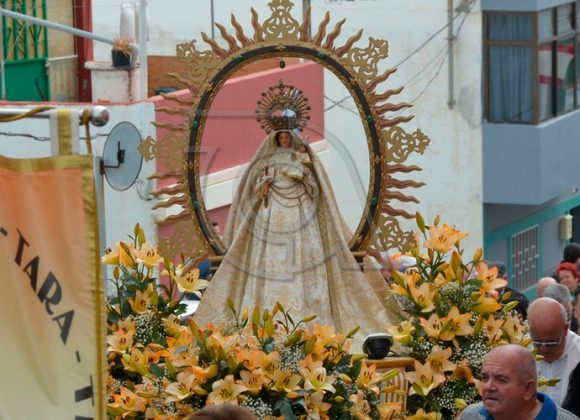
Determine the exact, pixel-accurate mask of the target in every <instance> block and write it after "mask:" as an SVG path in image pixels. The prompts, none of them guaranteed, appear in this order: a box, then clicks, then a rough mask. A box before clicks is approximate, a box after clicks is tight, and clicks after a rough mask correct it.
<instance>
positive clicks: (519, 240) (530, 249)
mask: <svg viewBox="0 0 580 420" xmlns="http://www.w3.org/2000/svg"><path fill="white" fill-rule="evenodd" d="M511 263H512V279H513V285H514V286H513V287H514V288H515V289H516V290H525V289H527V288H528V287H530V286H533V285H534V284H536V281H538V226H534V227H532V228H530V229H527V230H524V231H523V232H519V233H517V234H515V235H513V236H512V237H511Z"/></svg>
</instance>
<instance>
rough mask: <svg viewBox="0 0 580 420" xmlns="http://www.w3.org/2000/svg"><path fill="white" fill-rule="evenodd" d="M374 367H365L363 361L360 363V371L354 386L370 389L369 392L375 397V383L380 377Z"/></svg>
mask: <svg viewBox="0 0 580 420" xmlns="http://www.w3.org/2000/svg"><path fill="white" fill-rule="evenodd" d="M376 370H377V366H376V365H370V366H367V364H366V363H365V361H364V360H363V361H362V362H361V369H360V372H359V374H358V377H357V378H356V384H357V385H358V386H359V387H360V388H362V389H370V390H371V391H373V392H375V393H376V394H377V395H378V393H379V387H378V386H377V385H376V384H377V382H380V381H381V380H382V376H381V375H379V374H378V373H377V372H376Z"/></svg>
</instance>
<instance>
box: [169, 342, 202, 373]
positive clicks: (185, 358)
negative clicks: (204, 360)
mask: <svg viewBox="0 0 580 420" xmlns="http://www.w3.org/2000/svg"><path fill="white" fill-rule="evenodd" d="M178 349H179V350H178ZM168 359H169V361H170V362H171V364H172V365H173V366H175V367H176V368H184V367H187V366H195V365H197V350H196V349H195V348H194V347H193V346H188V347H186V348H182V347H177V348H175V349H174V350H173V351H170V352H169V357H168Z"/></svg>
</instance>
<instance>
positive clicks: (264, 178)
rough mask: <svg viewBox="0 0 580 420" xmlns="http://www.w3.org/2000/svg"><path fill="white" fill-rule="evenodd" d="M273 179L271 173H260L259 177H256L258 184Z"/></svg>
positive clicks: (269, 181) (269, 182) (270, 181)
mask: <svg viewBox="0 0 580 420" xmlns="http://www.w3.org/2000/svg"><path fill="white" fill-rule="evenodd" d="M273 181H274V177H273V176H272V175H262V176H261V177H260V178H259V179H258V184H264V183H266V182H267V183H268V184H271V183H272V182H273Z"/></svg>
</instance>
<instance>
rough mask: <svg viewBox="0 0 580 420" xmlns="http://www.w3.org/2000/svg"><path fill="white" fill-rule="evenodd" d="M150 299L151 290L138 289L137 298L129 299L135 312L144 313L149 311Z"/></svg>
mask: <svg viewBox="0 0 580 420" xmlns="http://www.w3.org/2000/svg"><path fill="white" fill-rule="evenodd" d="M150 299H151V296H150V294H149V290H145V291H144V292H142V291H141V290H137V293H135V298H134V299H128V300H129V305H130V306H131V309H133V312H135V313H137V314H141V315H142V314H144V313H146V312H147V310H148V308H149V304H150V303H149V302H150Z"/></svg>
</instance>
